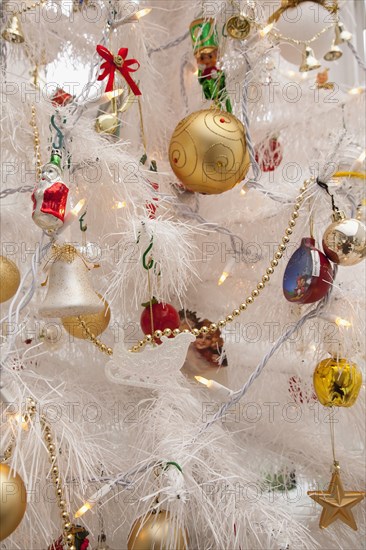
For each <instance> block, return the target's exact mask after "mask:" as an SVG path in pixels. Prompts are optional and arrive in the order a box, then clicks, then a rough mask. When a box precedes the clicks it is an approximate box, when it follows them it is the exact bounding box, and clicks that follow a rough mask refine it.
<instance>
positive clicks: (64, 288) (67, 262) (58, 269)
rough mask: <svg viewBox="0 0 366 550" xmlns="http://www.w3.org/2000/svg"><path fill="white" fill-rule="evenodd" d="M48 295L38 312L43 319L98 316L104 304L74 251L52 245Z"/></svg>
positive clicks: (68, 246) (69, 246)
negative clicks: (93, 314) (94, 314)
mask: <svg viewBox="0 0 366 550" xmlns="http://www.w3.org/2000/svg"><path fill="white" fill-rule="evenodd" d="M50 261H51V262H52V265H51V267H50V272H49V276H48V291H47V295H46V297H45V299H44V301H43V303H42V305H41V307H40V308H39V313H40V315H42V316H43V317H71V316H78V315H89V314H91V313H99V312H100V311H102V310H103V309H104V304H103V302H102V301H101V300H100V299H99V297H98V295H97V294H96V293H95V291H94V290H93V288H92V286H91V283H90V281H89V273H88V272H89V268H88V266H87V264H86V262H85V260H84V258H83V257H82V256H81V255H80V254H79V253H78V252H77V250H76V248H74V247H73V246H71V245H68V244H65V245H63V246H58V245H54V246H53V249H52V257H51V259H50Z"/></svg>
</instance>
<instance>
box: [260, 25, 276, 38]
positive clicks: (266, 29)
mask: <svg viewBox="0 0 366 550" xmlns="http://www.w3.org/2000/svg"><path fill="white" fill-rule="evenodd" d="M272 29H273V23H270V24H269V25H267V26H266V27H263V29H261V30H260V31H259V34H260V35H261V37H262V38H264V37H265V36H267V34H268V33H269V32H271V30H272Z"/></svg>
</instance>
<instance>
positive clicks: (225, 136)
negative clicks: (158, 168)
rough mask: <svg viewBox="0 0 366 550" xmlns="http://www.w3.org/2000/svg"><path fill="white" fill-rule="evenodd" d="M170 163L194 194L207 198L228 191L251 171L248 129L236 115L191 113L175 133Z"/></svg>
mask: <svg viewBox="0 0 366 550" xmlns="http://www.w3.org/2000/svg"><path fill="white" fill-rule="evenodd" d="M169 162H170V166H171V167H172V170H173V172H174V173H175V175H176V176H177V178H178V179H179V180H180V181H181V182H182V183H183V185H184V186H185V187H186V188H187V189H188V190H190V191H195V192H197V193H203V194H207V195H217V194H220V193H223V192H224V191H228V190H229V189H232V188H233V187H234V186H235V185H237V184H238V183H240V182H241V181H242V180H243V179H244V177H245V175H246V174H247V172H248V170H249V166H250V160H249V152H248V148H247V144H246V137H245V128H244V126H243V124H242V123H241V122H240V120H238V119H237V118H236V117H235V116H234V115H232V114H231V113H227V112H224V111H220V110H219V109H218V108H211V109H206V110H202V111H197V112H195V113H191V114H190V115H188V116H187V117H186V118H184V119H183V120H181V121H180V122H179V124H178V126H177V127H176V128H175V130H174V132H173V135H172V137H171V139H170V145H169Z"/></svg>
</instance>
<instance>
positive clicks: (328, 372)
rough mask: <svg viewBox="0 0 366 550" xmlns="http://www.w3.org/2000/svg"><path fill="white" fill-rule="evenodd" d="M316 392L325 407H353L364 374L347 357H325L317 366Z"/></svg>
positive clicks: (315, 377) (314, 377)
mask: <svg viewBox="0 0 366 550" xmlns="http://www.w3.org/2000/svg"><path fill="white" fill-rule="evenodd" d="M313 381H314V389H315V393H316V395H317V397H318V399H319V401H320V403H321V404H322V405H324V407H333V406H335V407H351V406H352V405H353V404H354V403H355V402H356V399H357V397H358V394H359V392H360V389H361V385H362V374H361V371H360V370H359V368H358V367H357V365H356V364H355V363H351V362H350V361H348V360H347V359H324V360H323V361H321V362H320V363H319V364H318V365H317V366H316V368H315V371H314V375H313Z"/></svg>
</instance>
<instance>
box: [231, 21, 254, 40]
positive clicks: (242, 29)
mask: <svg viewBox="0 0 366 550" xmlns="http://www.w3.org/2000/svg"><path fill="white" fill-rule="evenodd" d="M226 30H227V33H228V34H229V35H230V36H231V38H234V39H235V40H244V39H245V38H247V36H249V34H250V22H249V21H248V19H247V18H246V17H244V16H243V15H233V16H232V17H230V19H228V21H227V22H226Z"/></svg>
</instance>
